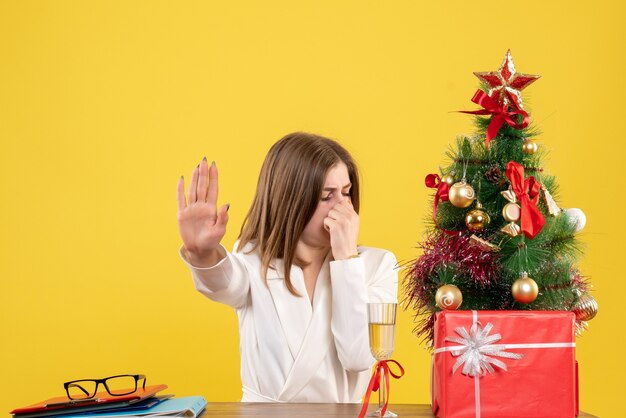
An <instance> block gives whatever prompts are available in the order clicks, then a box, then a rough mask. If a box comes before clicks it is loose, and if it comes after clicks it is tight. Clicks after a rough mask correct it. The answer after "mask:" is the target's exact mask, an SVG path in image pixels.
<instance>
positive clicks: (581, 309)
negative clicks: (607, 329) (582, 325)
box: [572, 293, 598, 321]
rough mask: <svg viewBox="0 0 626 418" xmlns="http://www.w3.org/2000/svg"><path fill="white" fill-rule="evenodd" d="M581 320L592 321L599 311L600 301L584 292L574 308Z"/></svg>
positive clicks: (577, 317)
mask: <svg viewBox="0 0 626 418" xmlns="http://www.w3.org/2000/svg"><path fill="white" fill-rule="evenodd" d="M572 312H574V314H575V315H576V319H578V320H579V321H591V320H592V319H593V318H595V316H596V314H597V313H598V302H597V301H596V300H595V299H594V298H593V296H591V295H590V294H588V293H585V294H583V295H582V296H581V297H580V299H578V302H577V303H576V305H575V306H574V309H572Z"/></svg>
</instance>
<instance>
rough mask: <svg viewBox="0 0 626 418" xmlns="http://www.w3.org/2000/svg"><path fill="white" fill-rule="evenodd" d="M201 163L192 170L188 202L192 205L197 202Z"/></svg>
mask: <svg viewBox="0 0 626 418" xmlns="http://www.w3.org/2000/svg"><path fill="white" fill-rule="evenodd" d="M199 169H200V165H199V164H198V166H197V167H196V168H194V169H193V171H192V172H191V182H190V183H189V193H188V199H187V202H188V203H189V204H190V205H191V204H193V203H196V200H197V194H196V192H197V188H198V173H199Z"/></svg>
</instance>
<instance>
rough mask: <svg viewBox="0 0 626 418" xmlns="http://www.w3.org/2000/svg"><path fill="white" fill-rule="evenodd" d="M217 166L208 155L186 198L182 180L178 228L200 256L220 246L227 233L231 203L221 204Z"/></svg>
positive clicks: (196, 171) (188, 246)
mask: <svg viewBox="0 0 626 418" xmlns="http://www.w3.org/2000/svg"><path fill="white" fill-rule="evenodd" d="M217 193H218V181H217V167H216V165H215V163H213V164H211V166H209V165H208V163H207V160H206V157H205V158H204V159H203V160H202V162H201V163H200V164H199V165H198V166H197V167H196V168H195V169H194V170H193V173H192V175H191V183H190V184H189V190H188V193H187V199H185V181H184V179H183V178H182V177H181V178H180V180H179V182H178V189H177V200H178V229H179V231H180V236H181V238H182V240H183V245H184V246H185V249H186V250H187V252H188V253H189V254H192V255H194V256H195V257H196V258H207V257H209V256H210V255H211V254H212V253H215V251H216V250H217V249H218V248H219V246H220V241H221V240H222V238H223V237H224V234H226V224H227V223H228V206H229V205H223V206H222V207H220V208H219V210H218V208H217Z"/></svg>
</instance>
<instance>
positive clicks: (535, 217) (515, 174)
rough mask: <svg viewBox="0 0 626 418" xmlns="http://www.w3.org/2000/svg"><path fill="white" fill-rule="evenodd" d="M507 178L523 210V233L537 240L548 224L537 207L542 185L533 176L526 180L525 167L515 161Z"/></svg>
mask: <svg viewBox="0 0 626 418" xmlns="http://www.w3.org/2000/svg"><path fill="white" fill-rule="evenodd" d="M506 176H507V177H508V178H509V180H510V181H511V188H512V189H513V192H515V196H517V199H518V200H519V202H520V206H521V208H522V214H521V228H522V232H524V235H526V236H527V237H528V238H531V239H532V238H535V236H536V235H537V234H538V233H539V231H541V228H543V226H544V225H545V223H546V219H545V218H544V217H543V214H542V213H541V211H540V210H539V208H538V207H537V203H538V202H539V190H540V189H541V184H539V182H538V181H537V180H535V178H534V177H533V176H530V177H528V178H527V179H524V167H523V166H521V165H520V164H518V163H516V162H515V161H509V164H508V165H507V167H506Z"/></svg>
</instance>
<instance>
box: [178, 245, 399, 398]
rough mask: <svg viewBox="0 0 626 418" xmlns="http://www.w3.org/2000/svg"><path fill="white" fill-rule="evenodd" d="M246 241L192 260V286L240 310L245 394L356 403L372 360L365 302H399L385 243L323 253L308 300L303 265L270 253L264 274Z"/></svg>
mask: <svg viewBox="0 0 626 418" xmlns="http://www.w3.org/2000/svg"><path fill="white" fill-rule="evenodd" d="M250 248H251V247H250V244H249V245H248V246H246V247H244V248H243V249H242V251H238V250H237V244H235V248H234V249H233V252H232V253H230V252H227V257H226V258H225V259H223V260H222V261H220V262H219V263H218V264H217V265H215V266H213V267H209V268H196V267H194V266H192V265H191V264H190V263H189V262H188V260H186V258H185V256H184V253H183V251H182V249H181V252H180V254H181V257H182V258H183V260H184V261H185V262H186V263H187V265H188V266H189V267H190V269H191V272H192V277H193V281H194V283H195V286H196V288H197V289H198V290H199V291H200V292H201V293H203V294H204V295H206V296H207V297H208V298H209V299H211V300H214V301H216V302H221V303H225V304H227V305H229V306H231V307H233V308H235V310H236V312H237V316H238V318H239V334H240V354H241V381H242V384H243V397H242V399H241V401H242V402H324V403H330V402H343V403H346V402H347V403H358V402H360V399H361V398H362V396H363V395H364V393H365V390H366V389H367V383H368V381H369V379H370V370H371V367H372V366H373V365H374V363H375V360H374V358H373V357H372V355H371V353H370V349H369V335H368V325H367V303H368V302H397V294H398V272H397V269H396V258H395V257H394V255H393V254H392V253H390V252H389V251H385V250H381V249H377V248H368V247H359V253H360V257H359V258H351V259H348V260H337V261H330V260H331V254H330V253H329V255H328V257H327V258H326V260H325V261H324V264H323V266H322V269H321V271H320V273H319V276H318V278H317V283H316V285H315V292H314V297H313V304H312V305H311V303H310V301H309V298H308V296H307V295H308V294H307V291H306V288H305V285H304V276H303V273H302V269H300V268H299V267H297V266H295V265H294V266H292V267H291V281H292V283H293V285H294V287H295V289H296V290H297V291H298V293H299V294H300V295H301V297H297V296H294V295H292V294H291V293H290V292H289V290H288V289H287V287H286V286H285V284H284V283H283V281H284V279H283V276H284V275H283V271H284V267H283V262H282V260H274V263H272V265H273V266H275V269H271V268H270V269H269V270H268V273H267V285H266V281H265V280H264V279H263V278H262V277H261V259H260V257H259V253H258V252H256V251H255V252H252V253H250V254H245V252H246V251H248V250H249V249H250Z"/></svg>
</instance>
